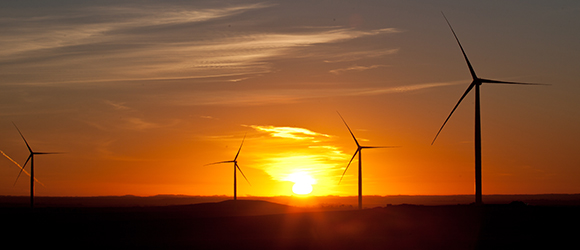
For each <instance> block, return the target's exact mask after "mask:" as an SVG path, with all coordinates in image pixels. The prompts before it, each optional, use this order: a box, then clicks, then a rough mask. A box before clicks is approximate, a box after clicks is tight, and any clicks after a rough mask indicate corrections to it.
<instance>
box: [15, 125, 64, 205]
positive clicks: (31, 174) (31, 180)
mask: <svg viewBox="0 0 580 250" xmlns="http://www.w3.org/2000/svg"><path fill="white" fill-rule="evenodd" d="M12 124H14V127H16V130H18V133H19V134H20V137H22V140H24V143H26V147H27V148H28V152H30V155H28V158H27V159H26V162H24V165H22V167H21V168H20V172H19V173H18V177H16V181H18V178H20V174H22V172H23V171H25V170H24V168H26V164H27V163H28V161H30V207H31V208H34V182H35V180H36V178H34V156H35V155H47V154H58V153H51V152H34V151H33V150H32V148H30V145H29V144H28V142H27V141H26V138H24V135H22V132H20V129H18V127H17V126H16V124H15V123H12ZM6 157H8V156H6ZM9 159H10V158H9ZM13 162H14V161H13ZM14 163H16V162H14ZM16 165H18V164H16ZM19 167H20V166H19ZM16 181H15V182H14V183H16Z"/></svg>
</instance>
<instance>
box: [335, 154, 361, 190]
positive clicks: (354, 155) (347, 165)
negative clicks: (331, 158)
mask: <svg viewBox="0 0 580 250" xmlns="http://www.w3.org/2000/svg"><path fill="white" fill-rule="evenodd" d="M359 151H360V148H358V149H357V150H356V151H355V152H354V154H353V155H352V158H350V161H349V162H348V164H346V168H345V169H344V172H342V176H341V177H340V180H339V181H338V184H339V185H340V182H341V181H342V178H343V177H344V174H346V170H348V167H349V166H350V164H351V163H352V160H354V157H356V154H358V152H359Z"/></svg>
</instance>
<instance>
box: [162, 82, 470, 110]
mask: <svg viewBox="0 0 580 250" xmlns="http://www.w3.org/2000/svg"><path fill="white" fill-rule="evenodd" d="M462 83H464V82H463V81H457V82H439V83H419V84H410V85H400V86H388V87H361V88H333V89H329V88H324V89H282V90H281V89H271V90H254V91H252V92H244V93H243V94H240V93H239V92H236V91H230V90H215V91H211V94H210V92H204V91H197V92H195V93H179V94H172V100H171V101H172V104H173V105H179V106H182V105H183V106H189V105H226V106H230V105H235V106H239V105H245V106H253V105H267V104H281V103H296V102H301V101H305V100H309V99H315V98H327V97H341V96H373V95H385V94H396V93H406V92H413V91H420V90H425V89H430V88H438V87H444V86H451V85H457V84H462ZM158 97H159V96H157V97H155V98H158Z"/></svg>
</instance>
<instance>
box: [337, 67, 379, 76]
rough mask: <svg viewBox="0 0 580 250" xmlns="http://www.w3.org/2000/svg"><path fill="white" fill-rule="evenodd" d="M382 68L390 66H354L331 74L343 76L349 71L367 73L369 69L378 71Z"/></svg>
mask: <svg viewBox="0 0 580 250" xmlns="http://www.w3.org/2000/svg"><path fill="white" fill-rule="evenodd" d="M382 67H388V65H371V66H358V65H354V66H350V67H348V68H341V69H333V70H330V71H329V72H330V73H333V74H337V75H338V74H341V73H344V72H347V71H357V72H359V71H365V70H369V69H376V68H382Z"/></svg>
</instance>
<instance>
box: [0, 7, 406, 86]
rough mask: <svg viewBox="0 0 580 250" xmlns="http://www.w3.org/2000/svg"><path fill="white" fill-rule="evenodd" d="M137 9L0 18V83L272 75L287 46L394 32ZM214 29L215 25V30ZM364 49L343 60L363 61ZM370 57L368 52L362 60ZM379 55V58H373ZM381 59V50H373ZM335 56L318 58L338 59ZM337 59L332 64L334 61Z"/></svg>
mask: <svg viewBox="0 0 580 250" xmlns="http://www.w3.org/2000/svg"><path fill="white" fill-rule="evenodd" d="M226 6H227V7H213V6H195V4H191V5H188V4H175V3H173V4H167V5H155V4H151V5H148V4H140V5H138V6H136V5H111V6H108V5H103V6H88V7H76V8H74V7H70V8H68V9H66V10H60V11H54V12H43V13H42V14H40V15H32V14H27V13H21V15H16V14H13V15H8V16H5V17H3V18H0V25H1V26H4V27H9V28H8V29H6V30H5V31H3V34H2V37H1V38H0V57H1V58H2V59H0V65H2V66H3V68H5V70H6V71H5V72H10V74H8V75H6V74H2V73H1V72H0V76H4V77H2V80H1V81H0V84H9V83H12V84H13V83H27V84H77V85H78V84H83V83H101V82H119V81H144V80H183V79H198V78H210V77H223V76H233V77H235V78H234V79H233V80H231V81H234V82H236V81H241V80H244V79H247V77H244V76H243V75H249V74H264V73H268V72H272V71H273V70H274V69H273V66H272V64H271V62H269V60H271V59H272V58H280V57H284V56H296V53H293V51H292V49H295V48H301V47H305V46H314V45H320V44H328V43H336V42H341V41H345V40H352V39H357V38H361V37H367V36H376V35H381V34H389V33H396V32H399V31H398V30H397V29H395V28H381V29H372V30H357V29H354V28H345V27H340V26H320V27H301V28H295V29H292V30H288V31H284V30H281V29H264V28H261V29H255V27H256V26H255V25H259V24H260V23H259V22H260V21H259V20H255V19H247V20H246V19H244V18H242V19H241V21H238V22H237V23H236V26H237V27H238V28H237V29H232V28H229V24H228V23H229V21H227V20H228V18H230V17H233V16H240V15H242V14H244V13H247V12H249V11H253V10H257V9H265V8H272V7H275V6H276V4H269V3H250V4H244V3H232V4H230V5H226ZM216 26H219V28H217V29H216ZM363 54H365V52H364V51H358V52H356V53H353V52H346V54H345V55H344V57H343V58H351V60H352V58H356V57H364V55H363ZM368 54H369V53H367V55H368ZM374 54H377V53H374ZM379 54H380V53H379ZM336 56H337V55H336V54H329V55H328V56H324V57H325V58H327V59H328V58H330V59H331V60H344V59H340V58H337V57H336ZM333 58H335V59H333Z"/></svg>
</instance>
